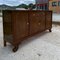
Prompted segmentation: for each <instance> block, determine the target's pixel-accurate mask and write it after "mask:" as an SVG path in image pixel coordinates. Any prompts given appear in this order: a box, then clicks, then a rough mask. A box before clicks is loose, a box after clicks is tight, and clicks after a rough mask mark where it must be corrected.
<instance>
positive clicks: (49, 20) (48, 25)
mask: <svg viewBox="0 0 60 60" xmlns="http://www.w3.org/2000/svg"><path fill="white" fill-rule="evenodd" d="M51 27H52V12H46V28H51Z"/></svg>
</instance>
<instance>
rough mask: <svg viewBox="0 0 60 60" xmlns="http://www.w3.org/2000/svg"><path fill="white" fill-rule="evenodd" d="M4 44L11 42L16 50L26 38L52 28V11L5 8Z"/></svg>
mask: <svg viewBox="0 0 60 60" xmlns="http://www.w3.org/2000/svg"><path fill="white" fill-rule="evenodd" d="M2 12H3V32H4V46H6V42H9V43H11V44H12V45H13V46H14V48H13V52H16V51H17V49H18V47H19V44H20V43H21V42H22V41H23V40H25V39H26V38H28V37H30V36H33V35H35V34H38V33H40V32H43V31H45V30H47V29H48V30H49V31H50V32H51V28H52V11H39V10H3V11H2Z"/></svg>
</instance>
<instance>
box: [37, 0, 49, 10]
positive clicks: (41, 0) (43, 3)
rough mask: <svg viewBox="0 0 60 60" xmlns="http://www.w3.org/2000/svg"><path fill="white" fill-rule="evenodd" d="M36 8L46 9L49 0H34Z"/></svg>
mask: <svg viewBox="0 0 60 60" xmlns="http://www.w3.org/2000/svg"><path fill="white" fill-rule="evenodd" d="M36 8H37V9H38V10H48V9H49V0H36Z"/></svg>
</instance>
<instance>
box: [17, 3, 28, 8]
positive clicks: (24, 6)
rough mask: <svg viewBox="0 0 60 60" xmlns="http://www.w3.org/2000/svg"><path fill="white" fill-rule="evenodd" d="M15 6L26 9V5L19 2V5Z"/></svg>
mask: <svg viewBox="0 0 60 60" xmlns="http://www.w3.org/2000/svg"><path fill="white" fill-rule="evenodd" d="M16 8H25V9H28V5H26V4H21V5H18V6H16Z"/></svg>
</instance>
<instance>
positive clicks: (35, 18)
mask: <svg viewBox="0 0 60 60" xmlns="http://www.w3.org/2000/svg"><path fill="white" fill-rule="evenodd" d="M29 20H30V35H31V34H34V33H37V32H39V13H38V12H37V11H36V12H34V11H33V12H30V15H29Z"/></svg>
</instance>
